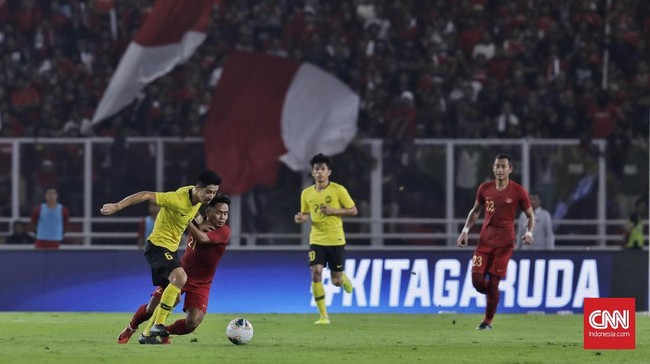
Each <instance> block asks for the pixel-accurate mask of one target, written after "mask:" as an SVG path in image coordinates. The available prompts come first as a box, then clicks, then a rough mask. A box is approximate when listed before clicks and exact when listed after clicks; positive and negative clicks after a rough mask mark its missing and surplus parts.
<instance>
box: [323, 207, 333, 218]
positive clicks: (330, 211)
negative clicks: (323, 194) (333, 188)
mask: <svg viewBox="0 0 650 364" xmlns="http://www.w3.org/2000/svg"><path fill="white" fill-rule="evenodd" d="M320 212H321V213H322V214H323V215H325V216H330V215H333V214H334V208H332V207H330V206H327V205H322V206H321V207H320Z"/></svg>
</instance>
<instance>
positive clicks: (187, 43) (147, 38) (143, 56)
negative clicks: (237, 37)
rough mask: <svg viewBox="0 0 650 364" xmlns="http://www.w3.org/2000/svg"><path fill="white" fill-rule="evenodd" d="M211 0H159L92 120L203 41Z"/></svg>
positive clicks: (128, 98)
mask: <svg viewBox="0 0 650 364" xmlns="http://www.w3.org/2000/svg"><path fill="white" fill-rule="evenodd" d="M211 7H212V0H158V1H157V2H156V4H155V5H154V7H153V9H152V10H151V13H150V14H149V16H147V18H146V20H145V22H144V24H143V25H142V28H140V31H139V32H138V34H137V35H136V37H135V39H134V40H133V41H132V42H131V44H129V46H128V48H127V49H126V52H124V55H123V56H122V59H121V60H120V64H119V65H118V66H117V69H116V70H115V73H113V77H112V78H111V81H110V83H109V84H108V88H107V89H106V91H105V92H104V95H103V96H102V99H101V100H100V102H99V105H98V106H97V109H96V110H95V115H94V116H93V123H97V122H99V121H101V120H103V119H106V118H108V117H110V116H112V115H113V114H115V113H117V112H118V111H120V110H122V108H124V107H125V106H126V105H128V104H130V103H131V102H132V101H133V100H134V99H135V97H136V95H137V94H138V93H139V92H140V91H141V90H142V89H143V88H144V87H145V86H146V85H147V84H148V83H150V82H151V81H153V80H155V79H156V78H158V77H160V76H162V75H164V74H167V73H168V72H169V71H171V70H172V69H173V68H174V67H175V66H176V65H178V64H181V63H183V62H185V61H186V60H187V59H189V58H190V56H192V54H194V51H196V48H198V46H199V45H201V43H203V41H204V40H205V37H206V34H205V30H206V28H207V25H208V20H209V18H210V10H211Z"/></svg>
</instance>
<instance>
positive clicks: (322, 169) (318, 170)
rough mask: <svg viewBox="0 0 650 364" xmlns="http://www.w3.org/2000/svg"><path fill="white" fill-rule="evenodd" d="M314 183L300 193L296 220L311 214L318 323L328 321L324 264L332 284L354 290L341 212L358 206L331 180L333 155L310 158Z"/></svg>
mask: <svg viewBox="0 0 650 364" xmlns="http://www.w3.org/2000/svg"><path fill="white" fill-rule="evenodd" d="M309 164H310V165H311V175H312V177H313V178H314V182H315V183H314V184H313V185H312V186H309V187H307V188H305V189H304V190H303V191H302V194H301V195H300V212H298V213H297V214H296V215H295V216H294V217H293V220H294V221H295V222H296V223H297V224H300V223H303V222H305V221H307V219H309V218H310V217H311V232H310V234H309V269H310V271H311V282H312V283H311V288H312V294H313V295H314V301H315V302H316V306H318V311H319V312H320V319H319V320H318V321H316V322H315V323H316V324H329V323H330V319H329V316H328V315H327V307H326V306H325V288H324V287H323V267H325V265H327V266H328V267H329V269H330V271H331V275H332V284H334V285H335V286H337V287H340V286H341V285H342V286H343V289H344V290H345V291H346V292H348V293H350V292H352V288H353V287H352V282H350V279H348V277H347V276H346V275H345V272H344V269H345V267H344V262H345V233H344V232H343V219H341V216H356V215H357V213H358V212H357V207H356V206H355V204H354V201H353V200H352V198H351V197H350V194H349V193H348V190H346V189H345V187H343V186H342V185H340V184H338V183H334V182H331V181H330V179H329V178H330V175H331V174H332V170H331V166H332V159H331V158H330V157H328V156H326V155H323V154H322V153H321V154H317V155H315V156H314V157H313V158H312V159H311V160H310V161H309Z"/></svg>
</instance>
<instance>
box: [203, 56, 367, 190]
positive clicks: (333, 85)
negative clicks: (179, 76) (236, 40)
mask: <svg viewBox="0 0 650 364" xmlns="http://www.w3.org/2000/svg"><path fill="white" fill-rule="evenodd" d="M358 111H359V96H358V95H357V94H355V93H354V92H353V91H352V90H351V89H350V88H349V87H347V86H346V85H345V84H344V83H342V82H341V81H339V80H338V79H336V78H335V77H333V76H332V75H330V74H329V73H327V72H325V71H323V70H321V69H320V68H318V67H316V66H314V65H312V64H309V63H300V62H298V61H295V60H290V59H286V58H280V57H275V56H269V55H265V54H257V53H248V52H234V53H232V54H230V55H229V56H228V58H227V59H226V61H225V62H224V67H223V73H222V75H221V79H220V80H219V83H218V84H217V87H216V89H215V91H214V94H213V96H212V104H211V106H210V111H209V113H208V116H207V119H206V122H205V127H204V138H205V142H204V144H205V157H206V164H207V167H208V168H210V169H213V170H215V171H217V172H218V173H219V174H221V175H222V176H223V183H222V185H221V189H222V190H223V191H225V192H227V193H230V194H233V195H239V194H242V193H244V192H247V191H248V190H250V189H251V188H253V187H254V186H255V185H257V184H264V185H269V186H272V185H274V184H275V181H276V178H277V173H278V169H279V167H280V161H282V162H284V163H285V164H286V165H287V166H288V167H289V168H291V169H292V170H294V171H298V170H307V169H309V160H310V159H311V157H312V156H313V155H314V154H317V153H324V154H329V155H333V154H338V153H341V152H342V151H344V150H345V148H346V147H347V146H348V144H349V143H350V141H351V140H352V139H353V138H354V137H355V135H356V132H357V116H358Z"/></svg>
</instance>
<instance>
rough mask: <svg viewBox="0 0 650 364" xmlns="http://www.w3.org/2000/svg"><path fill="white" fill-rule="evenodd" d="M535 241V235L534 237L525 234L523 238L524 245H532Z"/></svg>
mask: <svg viewBox="0 0 650 364" xmlns="http://www.w3.org/2000/svg"><path fill="white" fill-rule="evenodd" d="M533 240H535V239H533V235H532V234H524V235H523V236H522V237H521V241H523V242H524V245H530V244H532V243H533Z"/></svg>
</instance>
